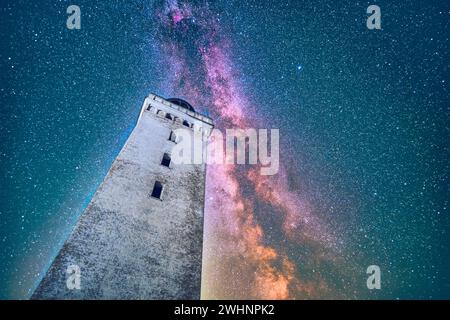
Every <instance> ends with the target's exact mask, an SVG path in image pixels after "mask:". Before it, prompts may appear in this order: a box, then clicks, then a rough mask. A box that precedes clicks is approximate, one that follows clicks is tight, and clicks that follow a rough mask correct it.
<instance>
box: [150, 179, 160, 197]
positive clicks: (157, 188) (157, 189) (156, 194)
mask: <svg viewBox="0 0 450 320" xmlns="http://www.w3.org/2000/svg"><path fill="white" fill-rule="evenodd" d="M162 190H163V185H162V183H161V182H159V181H155V185H154V186H153V191H152V197H153V198H157V199H161V194H162Z"/></svg>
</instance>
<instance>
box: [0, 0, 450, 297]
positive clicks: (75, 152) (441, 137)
mask: <svg viewBox="0 0 450 320" xmlns="http://www.w3.org/2000/svg"><path fill="white" fill-rule="evenodd" d="M194 2H195V3H197V2H199V1H194ZM263 3H264V2H263V1H217V2H216V1H215V2H214V3H211V4H210V8H211V11H212V12H214V13H216V14H217V15H218V16H219V17H220V22H221V25H222V27H223V30H224V32H225V33H226V34H227V36H228V38H229V39H230V41H231V42H232V44H233V50H234V51H233V54H232V56H233V61H234V63H235V66H236V73H238V74H239V78H240V79H241V80H242V83H243V85H244V87H245V90H246V92H247V93H248V96H249V99H250V100H251V101H253V102H254V103H255V105H256V107H255V108H256V109H257V112H258V118H260V119H262V120H263V121H264V123H265V124H266V125H267V126H268V127H274V128H280V129H281V130H282V133H283V134H282V138H281V139H282V145H284V146H286V148H285V149H284V150H288V151H286V152H289V155H287V156H286V157H285V159H286V160H284V165H285V167H286V168H287V171H288V173H289V176H290V179H289V181H290V185H289V187H290V188H292V189H301V190H302V193H303V194H304V195H305V196H306V197H308V200H309V201H310V202H311V203H312V204H313V206H314V208H315V211H317V215H319V216H320V218H321V219H323V220H324V221H325V222H326V223H327V224H328V225H329V226H331V227H332V228H333V229H334V230H336V232H338V233H340V234H342V235H343V237H345V238H346V239H347V242H346V250H348V252H354V253H355V255H358V256H359V255H361V256H363V258H362V260H363V263H364V264H366V265H370V264H378V265H380V266H381V267H382V270H386V273H385V274H384V276H383V277H384V278H383V279H385V281H386V287H385V288H384V289H383V290H381V291H380V292H376V293H373V294H372V295H369V298H387V299H395V298H403V299H408V298H413V299H418V298H423V299H429V298H434V299H437V298H450V279H449V276H448V268H449V261H450V250H449V240H450V237H449V230H450V229H449V227H450V217H449V193H450V188H449V179H448V174H449V139H448V138H449V133H450V132H449V115H450V101H449V100H450V99H449V81H450V79H449V74H450V72H449V63H450V59H449V41H448V40H449V39H448V38H449V33H448V30H449V21H450V3H449V2H448V1H426V2H424V1H407V2H402V3H400V2H398V1H396V2H395V3H392V2H390V1H376V3H377V4H378V5H379V6H380V7H381V8H382V30H368V29H367V28H366V26H365V22H366V18H367V14H366V8H367V6H368V5H369V4H372V3H369V2H365V1H358V2H353V3H347V2H346V3H345V4H336V3H332V2H324V1H320V2H318V1H314V3H312V2H310V1H308V2H303V1H294V0H292V1H277V2H273V3H270V2H268V1H267V2H266V3H265V4H263ZM70 4H72V3H71V2H68V1H49V0H42V1H24V0H16V1H2V2H1V4H0V14H1V19H0V30H1V31H0V32H1V39H2V40H1V50H0V67H1V70H2V72H1V74H0V80H1V86H0V99H1V125H0V130H1V137H2V141H1V143H0V148H1V149H0V179H1V193H0V298H2V299H11V298H26V297H28V295H29V294H30V290H33V288H34V286H35V285H36V283H37V281H39V279H40V277H41V275H42V272H44V271H45V269H46V268H47V267H48V265H49V263H50V262H51V260H52V258H53V257H54V255H55V254H56V253H57V252H58V250H59V248H60V246H61V245H62V243H63V241H64V240H65V239H66V237H67V235H68V234H69V233H70V231H71V228H72V227H73V225H74V224H75V222H76V221H77V218H78V217H79V215H80V214H81V213H82V211H83V208H84V207H85V206H86V205H87V203H88V202H89V199H90V198H91V197H92V195H93V193H94V192H95V190H96V188H97V186H98V185H99V183H100V182H101V181H102V179H103V177H104V175H105V174H106V172H107V170H108V168H109V166H110V165H111V163H112V161H113V160H114V157H115V156H116V155H117V153H118V152H119V150H120V148H121V147H122V145H123V143H124V142H125V141H126V139H127V137H128V135H129V133H130V132H131V130H132V128H133V126H134V124H135V122H136V120H137V116H138V113H139V109H140V107H141V104H142V102H143V99H144V98H145V96H147V95H148V93H150V92H155V93H157V94H160V95H162V96H165V97H170V96H172V95H174V94H175V93H176V92H173V91H171V89H170V88H168V87H166V79H167V74H166V72H165V66H164V64H162V63H161V61H162V59H161V57H160V54H161V51H160V50H159V44H158V39H160V37H161V32H162V31H161V30H158V25H157V24H156V23H155V22H154V20H155V18H154V16H155V10H156V9H157V8H158V6H160V3H159V2H158V1H138V0H134V1H128V2H126V4H125V3H124V1H86V0H80V1H77V5H79V6H80V7H81V8H82V28H81V30H72V31H71V30H68V29H67V28H66V18H67V14H66V12H65V11H66V8H67V7H68V5H70ZM195 36H196V34H195V32H192V33H188V37H187V39H183V40H182V41H186V43H189V41H190V40H192V41H193V40H194V39H195ZM169 37H170V35H169ZM174 41H181V40H179V39H174ZM192 60H193V61H195V57H194V58H193V59H192ZM255 61H256V62H257V63H255ZM193 76H195V70H193ZM183 98H186V99H187V100H189V98H188V97H183ZM193 104H195V101H194V102H193ZM195 107H196V109H197V110H199V111H201V112H205V113H206V112H209V110H208V106H205V105H198V106H197V105H196V106H195ZM282 156H283V155H282ZM324 213H327V214H324ZM330 213H331V214H330ZM260 218H261V219H264V218H263V216H261V217H260ZM262 225H264V223H263V222H262ZM269 235H270V234H269ZM279 236H280V235H279V234H278V233H276V232H275V233H274V234H273V235H271V236H269V238H268V239H267V241H268V242H271V241H280V238H279ZM348 290H350V291H352V290H355V291H357V290H359V289H358V288H349V289H348ZM356 297H358V296H356ZM364 297H365V296H364Z"/></svg>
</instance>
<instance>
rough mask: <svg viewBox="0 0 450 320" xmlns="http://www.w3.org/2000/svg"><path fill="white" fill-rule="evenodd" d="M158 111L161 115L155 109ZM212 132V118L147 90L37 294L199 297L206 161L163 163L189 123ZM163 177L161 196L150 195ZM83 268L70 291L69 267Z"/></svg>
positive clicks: (37, 296) (38, 296)
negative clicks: (77, 284) (174, 133)
mask: <svg viewBox="0 0 450 320" xmlns="http://www.w3.org/2000/svg"><path fill="white" fill-rule="evenodd" d="M158 110H160V111H161V112H160V115H158V114H157V111H158ZM161 113H170V114H171V115H172V116H173V117H178V118H179V119H182V120H187V121H188V122H189V123H190V124H192V130H198V131H201V132H204V133H205V134H208V133H209V132H210V131H211V130H212V121H211V120H210V119H209V118H206V117H204V116H202V115H200V114H198V113H194V112H191V111H189V112H188V110H187V109H184V108H179V107H178V106H176V105H173V104H171V103H170V102H168V101H166V100H164V99H162V98H160V97H158V96H155V95H149V97H147V98H146V99H145V102H144V104H143V107H142V111H141V114H140V116H139V120H138V123H137V125H136V127H135V129H134V130H133V132H132V134H131V135H130V137H129V138H128V140H127V142H126V144H125V146H124V147H123V149H122V150H121V152H120V154H119V155H118V157H117V158H116V160H115V161H114V163H113V165H112V167H111V169H110V170H109V172H108V174H107V176H106V177H105V179H104V181H103V183H102V184H101V186H100V187H99V189H98V190H97V192H96V194H95V195H94V197H93V199H92V200H91V202H90V204H89V205H88V207H87V209H86V210H85V212H84V214H83V215H82V216H81V218H80V220H79V221H78V223H77V225H76V226H75V228H74V231H73V233H72V234H71V236H70V237H69V239H68V240H67V242H66V243H65V244H64V246H63V248H62V249H61V251H60V253H59V255H58V256H57V257H56V259H55V261H54V262H53V264H52V266H51V267H50V269H49V270H48V272H47V274H46V276H45V277H44V279H43V280H42V282H41V284H40V285H39V286H38V288H37V289H36V291H35V293H34V295H33V296H32V298H33V299H199V298H200V279H201V265H202V262H201V256H202V244H203V211H204V192H205V176H206V167H205V165H174V164H173V163H172V164H171V166H170V168H167V167H164V166H162V165H160V163H161V160H162V157H163V154H164V152H166V151H170V150H171V148H172V147H173V144H174V142H172V141H169V135H170V132H171V131H172V130H174V129H176V128H180V127H182V128H186V127H185V126H183V124H182V121H181V122H180V121H173V120H172V121H171V120H168V119H166V118H165V117H164V115H161ZM156 180H158V181H160V182H162V183H163V186H164V189H163V194H162V198H161V199H156V198H153V197H151V196H150V194H151V192H152V189H153V185H154V182H155V181H156ZM69 265H78V266H79V267H80V269H81V289H80V290H77V289H74V290H69V289H68V288H67V286H66V279H67V274H66V270H67V267H68V266H69Z"/></svg>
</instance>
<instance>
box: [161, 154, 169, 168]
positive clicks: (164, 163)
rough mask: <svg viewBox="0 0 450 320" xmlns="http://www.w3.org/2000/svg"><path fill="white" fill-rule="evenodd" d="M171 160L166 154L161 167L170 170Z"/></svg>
mask: <svg viewBox="0 0 450 320" xmlns="http://www.w3.org/2000/svg"><path fill="white" fill-rule="evenodd" d="M170 160H171V159H170V154H168V153H164V156H163V158H162V161H161V165H162V166H164V167H167V168H169V167H170Z"/></svg>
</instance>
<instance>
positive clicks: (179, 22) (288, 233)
mask: <svg viewBox="0 0 450 320" xmlns="http://www.w3.org/2000/svg"><path fill="white" fill-rule="evenodd" d="M157 15H158V18H159V20H160V24H161V25H160V27H159V30H162V31H161V34H160V37H159V41H160V42H161V46H162V49H161V50H162V52H161V55H162V58H163V59H164V61H165V64H166V65H167V66H169V68H168V70H167V79H168V82H169V83H170V84H171V86H170V87H171V88H172V92H173V94H174V95H176V96H181V97H185V98H186V99H189V101H191V102H192V103H193V104H194V105H202V106H205V107H206V108H207V110H208V111H209V113H210V114H211V116H212V118H213V119H214V120H215V123H216V127H217V128H218V129H222V130H223V129H227V128H250V127H252V128H253V127H262V126H263V125H264V115H259V117H256V116H255V113H254V110H256V109H257V108H255V107H253V106H251V102H250V101H248V100H247V99H246V92H245V91H244V90H243V89H242V86H241V84H240V79H239V70H237V69H236V66H235V65H234V64H233V58H232V51H233V45H232V42H231V40H230V39H229V37H228V36H227V35H226V34H225V33H224V32H223V31H222V29H221V25H220V19H218V17H217V16H216V15H215V14H214V13H213V12H211V10H210V9H208V7H207V6H206V5H196V6H193V5H190V4H187V3H181V2H177V1H168V2H167V3H165V5H164V6H163V9H162V10H161V11H160V12H158V14H157ZM192 32H194V35H195V37H194V38H192V37H191V36H190V37H187V34H188V33H192ZM186 39H188V40H186ZM193 75H195V76H193ZM281 162H283V159H281ZM279 175H280V176H281V177H277V176H274V177H264V176H261V175H260V173H259V170H256V169H255V168H251V166H247V167H239V166H237V165H211V166H209V167H208V177H207V193H206V212H205V215H206V231H205V232H206V236H205V252H204V271H203V272H204V275H203V297H204V298H261V299H289V298H319V297H335V296H340V294H339V293H337V292H335V291H334V290H333V287H332V285H331V284H330V283H328V281H327V279H326V278H327V277H326V276H325V275H323V274H320V268H321V265H322V264H327V265H328V266H329V268H331V271H328V272H331V274H334V276H336V274H335V271H333V269H334V268H339V267H341V268H342V266H340V261H339V260H340V259H339V258H338V252H339V248H337V247H336V243H337V242H336V239H335V236H334V235H333V234H332V233H331V232H330V230H327V228H326V226H325V225H323V224H322V223H321V221H320V220H319V219H317V218H316V217H315V216H314V215H312V214H311V213H310V212H309V209H308V204H307V203H305V201H302V200H299V199H300V195H297V194H295V193H289V192H286V190H287V183H286V179H285V172H284V171H283V170H282V172H281V173H280V174H279ZM283 176H284V178H283ZM259 219H266V220H269V221H271V220H272V219H273V220H274V221H275V223H274V224H273V225H266V226H265V227H263V226H262V224H261V223H260V222H259V221H258V220H259ZM266 228H270V229H272V230H273V229H277V232H279V237H280V241H279V243H276V244H268V241H267V240H266V235H265V234H266ZM288 247H297V248H295V250H296V251H304V252H308V254H305V255H302V259H301V260H298V257H294V258H291V256H290V252H289V250H288ZM297 264H300V265H297ZM300 270H301V271H300ZM315 270H317V273H315V272H316V271H315Z"/></svg>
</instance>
